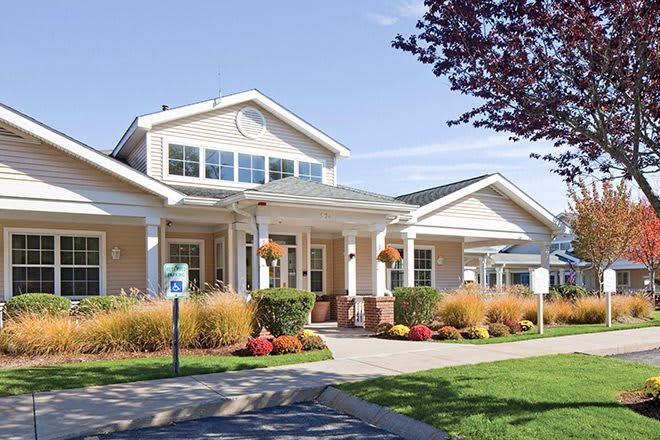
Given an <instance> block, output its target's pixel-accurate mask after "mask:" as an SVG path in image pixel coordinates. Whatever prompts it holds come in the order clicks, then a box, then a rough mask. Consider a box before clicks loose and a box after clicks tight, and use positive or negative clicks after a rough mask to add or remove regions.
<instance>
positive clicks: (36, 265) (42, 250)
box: [11, 234, 55, 295]
mask: <svg viewBox="0 0 660 440" xmlns="http://www.w3.org/2000/svg"><path fill="white" fill-rule="evenodd" d="M11 265H12V268H11V277H12V278H11V279H12V295H20V294H22V293H55V237H54V236H52V235H28V234H12V236H11Z"/></svg>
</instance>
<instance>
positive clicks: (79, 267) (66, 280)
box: [60, 236, 101, 296]
mask: <svg viewBox="0 0 660 440" xmlns="http://www.w3.org/2000/svg"><path fill="white" fill-rule="evenodd" d="M60 266H61V267H60V279H61V288H60V289H61V290H60V294H61V295H63V296H86V295H98V294H99V293H100V274H101V251H100V239H99V237H75V236H62V237H60Z"/></svg>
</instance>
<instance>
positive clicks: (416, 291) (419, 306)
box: [393, 286, 440, 326]
mask: <svg viewBox="0 0 660 440" xmlns="http://www.w3.org/2000/svg"><path fill="white" fill-rule="evenodd" d="M393 295H394V297H395V298H396V301H394V322H397V323H399V324H403V325H407V326H412V325H417V324H429V323H431V322H433V320H434V319H435V315H436V311H437V307H438V300H439V299H440V292H438V291H437V290H436V289H434V288H433V287H428V286H420V287H397V288H396V289H394V292H393Z"/></svg>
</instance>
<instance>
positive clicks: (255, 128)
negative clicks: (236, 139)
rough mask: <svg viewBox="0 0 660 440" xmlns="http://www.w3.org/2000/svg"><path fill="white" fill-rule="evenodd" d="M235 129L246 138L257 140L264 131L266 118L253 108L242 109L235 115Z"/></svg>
mask: <svg viewBox="0 0 660 440" xmlns="http://www.w3.org/2000/svg"><path fill="white" fill-rule="evenodd" d="M236 127H238V131H240V132H241V134H242V135H243V136H245V137H246V138H249V139H257V138H258V137H260V136H261V135H262V134H264V131H266V118H265V117H264V115H263V114H262V113H261V112H260V111H259V110H257V109H256V108H254V107H243V108H242V109H240V110H239V111H238V114H237V115H236Z"/></svg>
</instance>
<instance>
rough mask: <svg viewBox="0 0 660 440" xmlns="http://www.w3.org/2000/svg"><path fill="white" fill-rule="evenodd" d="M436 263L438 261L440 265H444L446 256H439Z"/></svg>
mask: <svg viewBox="0 0 660 440" xmlns="http://www.w3.org/2000/svg"><path fill="white" fill-rule="evenodd" d="M435 262H436V263H438V266H442V265H443V264H444V262H445V257H438V259H437V260H435Z"/></svg>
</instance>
